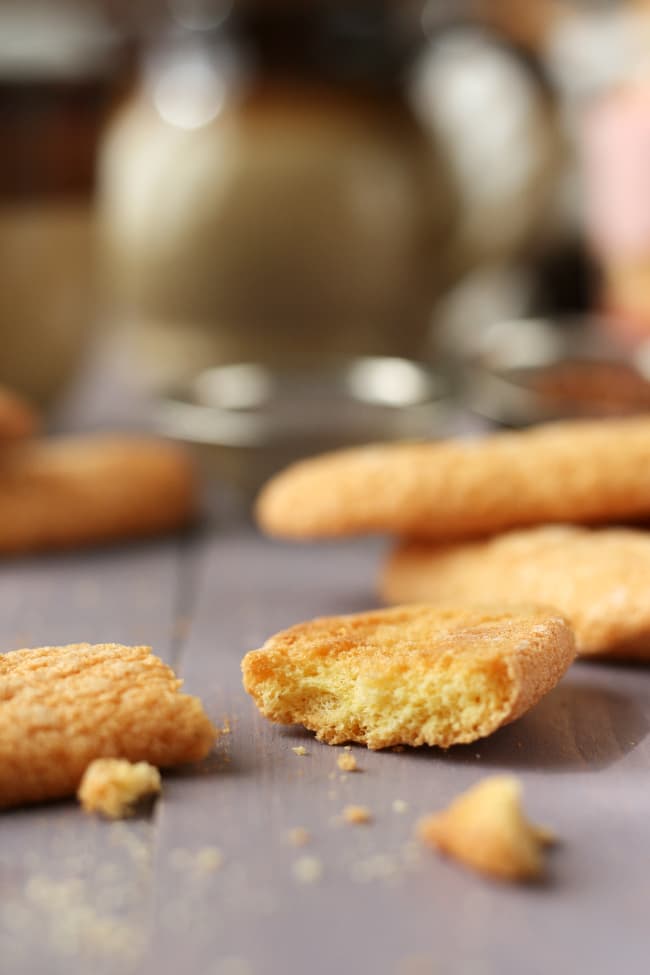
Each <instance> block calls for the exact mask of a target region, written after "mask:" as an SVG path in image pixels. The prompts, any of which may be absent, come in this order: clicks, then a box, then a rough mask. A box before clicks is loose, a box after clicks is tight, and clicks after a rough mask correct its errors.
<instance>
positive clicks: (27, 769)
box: [0, 643, 217, 807]
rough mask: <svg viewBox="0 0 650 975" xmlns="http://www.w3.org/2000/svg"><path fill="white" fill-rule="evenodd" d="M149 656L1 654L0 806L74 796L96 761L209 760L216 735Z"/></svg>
mask: <svg viewBox="0 0 650 975" xmlns="http://www.w3.org/2000/svg"><path fill="white" fill-rule="evenodd" d="M181 684H182V681H180V680H178V678H177V677H176V676H175V675H174V673H173V671H172V670H171V669H170V668H169V667H167V665H166V664H164V663H163V662H162V660H160V659H159V658H158V657H155V656H154V655H153V654H152V652H151V650H150V649H149V647H123V646H119V645H118V644H111V643H107V644H99V645H97V646H92V645H90V644H88V643H79V644H73V645H71V646H66V647H40V648H38V649H35V650H14V651H12V652H10V653H5V654H0V807H2V806H12V805H18V804H20V803H24V802H35V801H39V800H44V799H55V798H59V797H62V796H68V795H72V794H73V793H74V792H75V791H76V789H77V787H78V786H79V783H80V781H81V778H82V776H83V774H84V772H85V770H86V768H87V766H88V765H89V764H90V763H91V762H92V761H93V760H94V759H96V758H126V759H129V761H131V762H139V761H146V762H150V763H151V764H152V765H156V766H167V765H177V764H180V763H183V762H193V761H196V760H198V759H200V758H203V757H204V756H205V755H206V754H207V753H208V751H209V750H210V748H211V746H212V744H213V742H214V740H215V738H216V736H217V732H216V729H215V728H214V727H213V726H212V724H211V722H210V721H209V720H208V718H207V716H206V715H205V713H204V711H203V708H202V706H201V702H200V701H199V699H198V698H196V697H190V695H188V694H183V693H181V691H180V686H181Z"/></svg>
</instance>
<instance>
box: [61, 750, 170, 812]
mask: <svg viewBox="0 0 650 975" xmlns="http://www.w3.org/2000/svg"><path fill="white" fill-rule="evenodd" d="M159 792H160V772H159V771H158V769H157V768H154V766H153V765H149V762H129V761H127V760H126V759H125V758H96V759H95V760H94V761H93V762H91V763H90V765H89V766H88V768H87V769H86V771H85V772H84V775H83V779H82V780H81V785H80V786H79V789H78V791H77V798H78V799H79V802H80V803H81V805H82V807H83V809H84V810H85V812H89V813H92V812H97V813H101V814H102V815H103V816H106V817H107V819H126V818H127V817H128V816H131V815H132V814H133V811H134V809H135V807H136V805H137V804H138V803H139V802H141V801H142V800H143V799H146V798H148V797H150V796H154V795H156V794H157V793H159Z"/></svg>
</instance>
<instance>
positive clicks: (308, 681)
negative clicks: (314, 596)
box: [243, 606, 562, 749]
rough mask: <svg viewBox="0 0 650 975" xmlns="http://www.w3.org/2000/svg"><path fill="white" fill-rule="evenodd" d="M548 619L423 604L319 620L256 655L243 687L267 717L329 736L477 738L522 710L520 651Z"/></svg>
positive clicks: (375, 740) (415, 741) (389, 741)
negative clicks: (516, 657) (518, 704)
mask: <svg viewBox="0 0 650 975" xmlns="http://www.w3.org/2000/svg"><path fill="white" fill-rule="evenodd" d="M543 618H544V617H543V614H542V613H541V611H538V612H537V615H534V611H533V616H532V618H531V617H530V616H528V617H522V618H517V614H516V612H513V613H511V614H508V613H507V612H506V613H501V614H499V613H492V614H490V613H489V612H486V611H480V610H474V611H468V610H467V609H464V610H462V611H458V610H445V609H442V608H433V607H422V606H420V607H417V606H416V607H401V608H398V609H396V610H389V611H386V610H385V611H383V612H378V613H375V614H364V615H363V616H361V617H347V618H345V617H339V618H338V620H335V621H334V622H335V624H336V625H335V626H334V627H333V626H332V621H329V620H316V621H314V622H313V623H311V624H302V625H299V626H297V627H293V628H292V629H291V630H287V631H286V632H285V633H283V634H279V635H278V636H277V637H274V638H273V639H271V640H270V641H268V643H267V644H266V645H265V647H263V648H262V650H259V651H253V652H252V653H250V654H248V655H247V657H246V658H245V660H244V664H243V670H244V685H245V687H246V689H247V690H248V691H249V693H251V694H252V696H253V697H254V698H255V701H256V703H257V706H258V707H259V709H260V711H261V712H262V713H263V714H264V715H265V716H266V717H268V718H270V719H271V720H272V721H276V722H278V723H281V724H294V723H299V724H302V725H304V726H305V727H306V728H309V729H310V730H312V731H315V732H316V733H317V737H318V738H319V739H321V740H322V741H326V742H328V743H330V744H340V743H342V742H345V741H358V742H363V743H365V744H367V745H368V747H370V748H373V749H376V748H385V747H388V746H391V745H398V744H408V745H423V744H428V745H440V746H443V747H446V746H448V745H451V744H454V743H461V742H469V741H474V740H475V739H476V738H479V737H482V736H484V735H487V734H490V732H491V731H494V730H495V729H496V728H498V727H499V726H500V725H501V724H503V723H504V722H505V721H506V720H509V719H510V718H511V717H514V716H516V715H515V714H514V713H513V712H514V711H515V710H516V705H515V702H516V701H517V698H518V696H519V693H520V676H521V675H520V672H519V671H520V668H519V667H518V666H517V665H516V661H513V659H512V656H513V654H515V653H516V652H517V649H518V647H519V646H520V645H521V646H526V647H527V648H528V647H529V645H530V642H529V640H528V639H527V638H530V635H531V634H530V630H531V627H534V626H535V624H537V625H538V626H539V625H540V621H541V620H543ZM547 618H548V615H547ZM558 622H559V623H560V625H562V623H561V621H558V620H557V619H556V620H555V623H556V624H557V623H558ZM542 628H543V627H542ZM549 635H550V634H549V632H547V636H549ZM533 642H534V638H533ZM504 650H505V651H506V652H504Z"/></svg>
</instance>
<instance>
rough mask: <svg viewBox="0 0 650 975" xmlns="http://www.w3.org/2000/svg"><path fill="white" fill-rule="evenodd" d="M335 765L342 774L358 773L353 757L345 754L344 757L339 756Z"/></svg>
mask: <svg viewBox="0 0 650 975" xmlns="http://www.w3.org/2000/svg"><path fill="white" fill-rule="evenodd" d="M336 764H337V765H338V767H339V768H340V769H341V771H342V772H358V771H360V769H359V766H358V765H357V760H356V758H355V757H354V755H351V754H350V753H349V752H347V753H346V754H345V755H339V757H338V758H337V760H336Z"/></svg>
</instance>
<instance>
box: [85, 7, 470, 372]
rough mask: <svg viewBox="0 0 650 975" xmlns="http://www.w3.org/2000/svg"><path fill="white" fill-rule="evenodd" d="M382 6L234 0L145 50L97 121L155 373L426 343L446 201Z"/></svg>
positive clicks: (121, 281)
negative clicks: (101, 124)
mask: <svg viewBox="0 0 650 975" xmlns="http://www.w3.org/2000/svg"><path fill="white" fill-rule="evenodd" d="M393 11H394V7H393V5H391V4H389V3H380V4H377V3H375V4H369V3H348V4H345V5H343V4H340V3H339V4H314V5H313V6H312V5H310V6H309V8H308V9H305V8H304V6H299V5H295V4H289V5H278V4H272V5H271V6H270V7H269V8H268V10H267V9H266V8H265V7H264V6H263V5H243V6H237V7H236V8H235V16H234V17H231V18H226V20H225V22H223V23H221V24H220V25H219V27H218V28H216V29H211V30H193V31H192V30H190V31H188V30H187V29H186V28H184V29H183V30H182V31H180V32H179V31H178V30H177V31H175V32H174V33H173V34H172V35H171V37H170V40H169V43H168V44H167V45H166V46H163V47H160V46H159V47H158V49H157V50H155V51H152V53H151V55H150V57H149V59H148V61H147V65H146V70H145V74H144V78H143V83H142V85H141V86H140V88H139V90H138V91H137V93H136V94H135V95H134V96H133V98H132V99H131V100H130V101H129V103H128V104H127V105H126V106H125V107H124V109H123V111H122V112H121V114H120V115H119V116H118V117H117V118H116V119H115V121H114V123H113V125H112V127H111V129H110V131H109V132H108V134H107V138H106V142H105V145H104V152H103V160H102V203H103V206H102V209H103V218H104V231H105V240H106V245H107V256H108V274H107V277H108V280H109V281H110V283H111V286H112V288H113V298H114V302H115V309H116V316H117V318H118V319H120V320H122V321H126V322H128V323H130V324H132V325H133V329H132V332H133V335H134V336H135V338H136V340H137V347H138V349H139V358H140V362H141V363H142V370H143V375H145V376H147V377H148V379H149V381H150V382H151V383H153V385H154V386H156V387H158V388H164V387H166V386H168V385H169V383H170V382H173V381H175V380H189V379H191V377H192V376H193V375H194V374H195V373H196V372H198V371H200V370H201V369H204V368H206V367H208V366H210V365H216V364H222V363H232V362H240V361H261V362H264V363H268V364H271V365H273V366H275V367H288V366H296V367H305V366H313V367H318V366H320V365H321V364H323V363H327V362H332V361H335V360H340V359H341V358H344V357H346V356H357V355H382V354H386V355H403V356H406V357H415V358H417V357H418V356H420V355H421V354H422V353H423V352H424V351H425V347H426V341H427V335H428V324H429V316H430V310H431V307H432V304H433V302H434V300H435V298H436V295H437V294H439V292H440V290H441V288H442V287H443V285H444V281H445V280H446V277H447V274H448V267H447V257H448V255H447V250H448V248H447V243H448V236H449V228H450V224H451V221H452V219H453V216H454V209H455V200H454V191H453V185H452V183H451V181H450V179H449V177H448V173H447V170H446V167H445V164H444V162H443V160H442V159H441V157H440V155H439V154H438V153H437V151H436V148H435V145H433V144H432V142H431V140H430V139H429V138H427V137H426V136H425V134H424V133H423V132H422V131H421V129H420V127H419V125H418V123H417V122H416V120H415V118H414V117H413V115H412V114H411V112H410V110H409V108H408V105H407V103H406V100H405V98H404V97H403V95H402V92H401V88H400V79H399V76H398V75H399V70H398V69H399V66H400V65H401V64H402V63H403V61H404V59H405V57H407V56H408V53H409V51H410V41H409V38H408V37H406V38H404V37H402V35H401V33H400V31H399V29H398V28H397V26H396V21H395V16H394V13H393Z"/></svg>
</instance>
